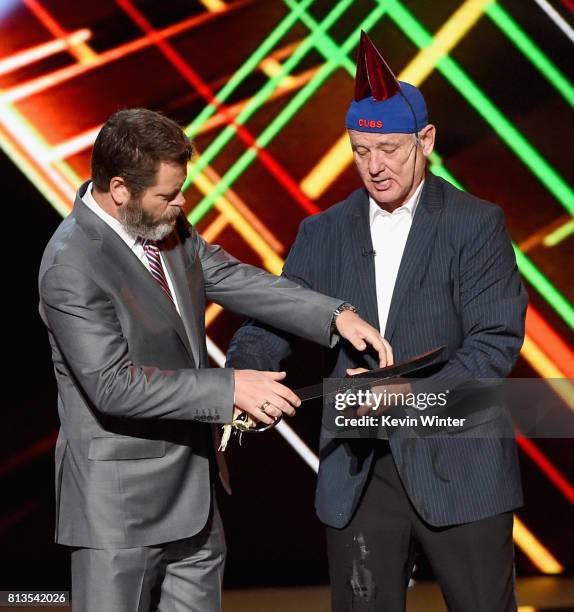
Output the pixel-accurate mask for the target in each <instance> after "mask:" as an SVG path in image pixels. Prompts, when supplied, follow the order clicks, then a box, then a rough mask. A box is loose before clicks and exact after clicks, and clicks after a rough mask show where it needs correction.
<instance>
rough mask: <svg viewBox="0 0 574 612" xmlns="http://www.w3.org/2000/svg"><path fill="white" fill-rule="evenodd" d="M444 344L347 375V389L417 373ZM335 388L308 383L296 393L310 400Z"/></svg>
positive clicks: (329, 392)
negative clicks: (411, 356)
mask: <svg viewBox="0 0 574 612" xmlns="http://www.w3.org/2000/svg"><path fill="white" fill-rule="evenodd" d="M444 348H445V347H444V346H439V347H437V348H434V349H432V350H430V351H427V352H426V353H421V354H420V355H417V356H416V357H413V358H412V359H408V360H407V361H401V362H400V363H397V364H395V365H392V366H387V367H386V368H378V369H376V370H369V371H368V372H363V373H362V374H355V375H353V376H347V377H346V378H345V390H347V389H360V388H363V387H365V386H372V385H376V384H377V383H379V382H383V381H385V380H389V379H391V378H398V377H399V376H405V375H406V374H415V373H416V372H417V370H422V369H423V368H424V367H426V366H428V365H430V364H431V363H432V362H433V361H434V360H435V359H436V358H437V357H438V356H439V355H440V354H441V353H442V351H443V350H444ZM333 390H334V389H333V388H332V387H331V388H329V387H328V386H327V390H326V388H325V384H324V383H317V384H315V385H308V386H306V387H301V388H300V389H295V390H294V393H295V395H297V396H299V398H300V399H301V401H302V402H306V401H308V400H312V399H317V398H319V397H323V396H324V395H325V394H327V393H328V394H331V393H333Z"/></svg>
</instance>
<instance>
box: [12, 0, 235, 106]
mask: <svg viewBox="0 0 574 612" xmlns="http://www.w3.org/2000/svg"><path fill="white" fill-rule="evenodd" d="M246 3H247V0H245V1H243V2H237V3H235V4H233V5H230V6H229V8H228V9H227V10H228V11H232V10H236V9H237V8H239V7H240V6H242V5H243V4H246ZM220 15H221V13H211V12H209V13H207V12H206V13H202V14H201V15H195V16H194V17H190V18H189V19H186V20H185V21H181V22H180V23H177V24H174V25H172V26H168V27H167V28H163V29H162V30H157V31H156V33H155V34H154V36H153V37H150V36H147V35H143V36H141V37H139V38H137V39H136V40H133V41H131V42H129V43H125V44H123V45H120V46H119V47H115V48H113V49H110V50H109V51H104V52H102V53H99V54H98V55H97V56H96V57H95V58H94V60H93V62H92V63H90V64H74V65H73V66H67V67H65V68H60V69H59V70H54V71H53V72H50V73H49V74H46V75H43V76H41V77H38V78H35V79H30V80H29V81H26V82H25V83H22V84H21V85H17V86H16V87H12V88H10V89H8V90H7V91H6V92H4V93H3V94H2V98H3V99H4V100H5V101H8V102H16V101H18V100H21V99H23V98H26V97H28V96H30V95H33V94H37V93H39V92H40V91H44V90H46V89H49V88H51V87H54V86H56V85H59V84H60V83H63V82H64V81H68V80H70V79H73V78H75V77H77V76H80V75H82V74H85V73H86V72H89V71H90V70H93V69H94V68H99V67H101V66H103V65H105V64H109V63H110V62H114V61H116V60H118V59H121V58H123V57H126V56H127V55H131V54H133V53H137V52H138V51H141V50H142V49H146V48H148V47H152V46H153V45H154V44H155V43H156V39H158V38H170V37H172V36H176V35H177V34H181V33H182V32H185V31H187V30H190V29H192V28H194V27H197V26H199V25H202V24H204V23H207V22H210V21H212V20H213V19H217V18H218V17H219V16H220Z"/></svg>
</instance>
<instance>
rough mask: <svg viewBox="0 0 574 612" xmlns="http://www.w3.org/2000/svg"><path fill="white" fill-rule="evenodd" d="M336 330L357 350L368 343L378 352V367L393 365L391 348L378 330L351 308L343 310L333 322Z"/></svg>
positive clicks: (362, 349) (360, 349)
mask: <svg viewBox="0 0 574 612" xmlns="http://www.w3.org/2000/svg"><path fill="white" fill-rule="evenodd" d="M335 326H336V327H337V331H338V332H339V335H340V336H341V337H342V338H345V340H348V341H349V342H350V343H351V344H352V345H353V346H354V347H355V348H356V349H357V350H358V351H364V350H365V349H366V348H367V344H370V345H371V346H372V347H373V348H374V349H375V350H376V351H377V353H378V354H379V367H381V368H384V367H386V366H390V365H393V349H392V348H391V345H390V344H389V343H388V342H387V341H386V340H385V339H384V338H383V337H382V336H381V334H379V332H378V331H377V330H376V329H375V328H374V327H372V326H371V325H369V324H368V323H367V322H366V321H363V319H361V317H360V316H359V315H358V314H357V313H356V312H353V311H352V310H345V311H343V312H342V313H341V314H340V315H339V316H338V317H337V320H336V322H335Z"/></svg>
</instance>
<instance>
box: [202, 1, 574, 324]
mask: <svg viewBox="0 0 574 612" xmlns="http://www.w3.org/2000/svg"><path fill="white" fill-rule="evenodd" d="M286 1H290V0H286ZM379 8H381V7H379ZM307 17H309V16H307ZM310 19H312V18H310ZM377 20H378V17H377V19H376V20H375V23H376V21H377ZM361 28H362V29H369V28H368V27H365V25H364V24H363V26H359V28H358V29H357V32H356V33H357V34H358V30H360V29H361ZM352 36H353V35H352ZM325 38H329V41H330V43H331V45H333V47H335V48H336V45H335V43H334V42H333V41H332V39H330V37H329V36H328V35H326V34H325V35H324V36H323V39H325ZM349 38H351V37H349ZM348 42H352V41H350V40H349V39H348V40H347V41H345V44H346V43H348ZM323 46H324V45H323ZM330 50H331V47H330V48H329V51H330ZM322 52H323V51H322ZM339 54H340V52H339V53H337V55H339ZM327 57H328V56H327ZM329 61H332V58H328V62H329ZM341 63H342V62H341ZM326 66H327V64H325V65H324V68H326ZM321 73H322V71H320V72H319V73H318V75H316V77H315V79H314V80H313V81H312V82H310V83H308V84H307V86H306V87H305V88H304V89H303V90H301V91H300V92H299V94H298V97H300V98H301V99H302V100H303V101H305V100H306V99H307V98H308V97H309V95H311V94H312V93H313V92H314V91H315V90H316V89H317V87H318V85H317V86H316V87H314V88H313V87H312V86H313V85H314V84H315V82H316V81H317V79H318V77H319V76H320V75H321V77H322V80H323V79H324V78H326V77H327V76H328V74H330V72H327V73H326V74H325V76H324V77H323V75H322V74H321ZM305 90H312V91H310V93H309V95H307V96H304V95H301V94H304V92H305ZM295 101H296V100H295V99H293V100H292V103H293V102H295ZM287 110H288V109H287V108H286V109H284V111H283V112H282V113H281V115H284V114H285V111H287ZM294 112H296V109H295V110H294V111H293V113H294ZM293 113H291V115H292V114H293ZM281 115H280V116H278V117H277V119H279V118H280V117H281ZM277 119H276V121H277ZM287 120H288V119H287ZM276 121H274V122H273V123H272V124H271V125H270V126H269V127H268V130H269V129H271V128H272V127H274V124H275V123H276ZM284 123H286V121H285V122H284ZM282 127H283V125H281V126H279V127H278V128H277V131H279V130H280V129H281V128H282ZM266 131H267V130H266ZM262 136H263V134H262ZM260 140H261V138H260ZM260 140H259V141H258V144H260ZM263 146H265V145H263ZM254 159H255V155H254V154H250V152H249V151H247V152H246V153H245V154H244V155H243V156H242V158H240V160H239V161H238V162H237V163H236V164H235V165H234V166H233V167H232V168H231V169H230V171H229V172H228V173H227V174H226V175H225V176H224V177H223V178H222V181H221V182H220V183H219V184H218V186H217V187H216V190H217V191H216V193H212V194H210V196H212V200H213V201H215V199H217V197H219V195H221V194H222V193H223V192H224V191H226V190H227V189H228V187H229V186H230V185H231V184H232V183H233V182H234V181H235V180H236V179H237V178H238V177H239V176H240V175H241V173H242V172H243V171H244V170H245V169H246V168H247V166H248V165H249V164H250V163H251V162H252V161H253V160H254ZM430 161H431V168H432V170H433V172H434V173H435V174H438V175H439V176H442V177H443V178H445V180H449V181H450V182H452V183H453V184H454V185H455V186H457V187H458V188H462V186H461V185H460V183H458V181H457V180H456V179H455V178H454V177H453V176H452V174H450V172H449V171H448V170H447V169H446V168H445V167H444V165H443V164H442V159H441V158H440V156H439V155H438V154H433V156H432V157H431V160H430ZM213 201H212V202H209V196H208V197H206V198H204V200H202V202H200V204H199V205H198V207H196V209H194V211H193V212H192V215H190V217H191V220H192V222H196V221H193V216H194V214H195V213H196V211H197V213H198V217H199V218H201V216H202V215H201V213H203V214H205V212H207V210H209V207H210V206H208V207H206V208H204V209H203V210H202V209H200V208H199V207H200V206H202V205H203V204H204V203H207V204H210V205H212V204H213ZM513 247H514V249H515V251H516V250H518V253H519V254H517V255H516V258H517V263H518V266H519V269H520V272H521V273H522V274H523V275H524V277H525V278H526V279H527V280H528V281H529V282H530V283H531V284H532V285H533V286H534V287H536V289H537V290H538V291H539V292H540V293H541V294H542V295H543V296H544V297H545V299H546V300H547V301H548V302H549V304H550V305H551V306H552V307H553V308H554V309H555V310H556V311H557V312H558V313H559V314H560V316H562V318H563V319H564V320H565V321H566V322H567V323H568V324H570V325H572V320H573V317H574V314H573V313H574V310H573V309H572V306H571V305H570V304H569V302H568V301H567V300H566V299H565V298H564V296H563V295H562V294H561V293H560V292H559V291H558V290H557V289H556V288H555V287H554V285H553V284H552V283H551V282H550V280H549V279H548V278H546V277H545V276H544V275H543V274H542V272H540V271H539V270H538V268H536V266H535V265H534V264H533V263H532V261H531V260H530V259H529V258H528V257H527V256H526V255H524V253H522V252H521V251H519V249H518V247H517V246H516V245H514V244H513Z"/></svg>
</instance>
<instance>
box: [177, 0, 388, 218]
mask: <svg viewBox="0 0 574 612" xmlns="http://www.w3.org/2000/svg"><path fill="white" fill-rule="evenodd" d="M384 12H385V11H384V9H383V8H381V7H378V8H376V9H375V10H373V11H371V13H370V14H369V16H368V17H367V18H366V19H365V20H364V21H363V23H361V24H360V25H359V26H358V27H357V28H356V29H355V30H354V32H353V33H352V34H351V35H350V36H349V37H348V38H347V39H346V41H345V42H344V43H343V45H342V46H341V47H338V46H337V45H335V44H334V43H332V44H333V49H334V51H333V53H332V56H331V57H329V59H328V61H327V62H326V63H325V64H323V66H322V67H321V68H320V70H319V72H318V73H317V74H316V75H315V77H314V78H313V79H312V80H311V81H309V83H307V84H306V85H305V87H303V89H301V90H300V91H299V92H298V93H297V95H296V96H295V97H294V98H293V99H292V100H291V101H290V102H289V104H288V105H287V106H286V107H285V108H283V110H282V111H281V113H279V115H277V117H275V119H274V120H273V121H272V122H271V123H270V124H269V125H268V126H267V128H266V129H265V130H264V131H263V132H262V133H261V135H260V136H259V137H258V138H257V146H259V147H266V146H267V145H268V144H269V143H270V142H271V140H273V138H274V137H275V136H276V135H277V134H278V133H279V132H280V131H281V129H283V127H284V126H285V125H286V124H287V123H288V122H289V120H290V119H291V118H292V117H293V116H294V115H295V113H296V112H297V111H298V110H299V109H300V108H301V107H302V106H303V105H304V104H305V102H306V101H307V100H308V99H309V98H310V97H311V96H312V95H313V94H314V93H315V91H316V90H317V89H318V88H319V87H320V86H321V85H322V83H323V82H324V81H325V80H326V79H327V77H328V76H329V75H330V74H331V73H332V72H333V71H335V70H336V69H337V68H339V66H340V61H341V60H340V58H342V57H345V56H346V54H347V53H348V52H349V51H350V50H351V49H352V48H353V47H354V46H355V45H356V44H357V41H358V38H359V34H360V31H361V29H364V30H369V29H370V28H372V27H373V25H374V24H375V23H377V21H378V20H379V19H380V18H381V17H382V15H383V14H384ZM323 23H324V22H323ZM256 155H257V154H256V152H255V150H254V149H248V150H247V151H246V152H245V153H244V154H243V155H242V156H241V157H240V158H239V159H238V160H237V161H236V162H235V164H234V165H233V166H232V167H231V168H230V169H229V170H228V171H227V173H226V174H225V175H224V176H223V177H222V178H221V180H220V181H219V182H218V183H217V185H216V186H215V188H214V189H213V190H212V191H211V192H210V193H209V194H208V195H206V196H205V197H204V198H203V199H202V200H201V202H199V204H198V205H197V206H196V207H195V208H194V209H193V210H192V211H191V213H190V214H189V215H188V219H189V220H190V222H191V223H192V224H196V223H197V222H198V221H199V220H200V219H201V218H202V217H203V216H204V215H205V214H206V213H207V212H208V211H209V210H210V209H211V207H212V206H213V204H214V203H215V201H216V200H217V199H218V198H219V197H220V196H221V195H222V194H223V193H225V191H227V190H228V189H229V188H230V186H231V185H232V184H233V183H234V182H235V181H236V180H237V179H238V178H239V176H240V175H241V174H242V173H243V172H244V171H245V170H246V169H247V168H248V166H249V165H250V164H251V163H252V162H253V161H254V160H255V159H256Z"/></svg>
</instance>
